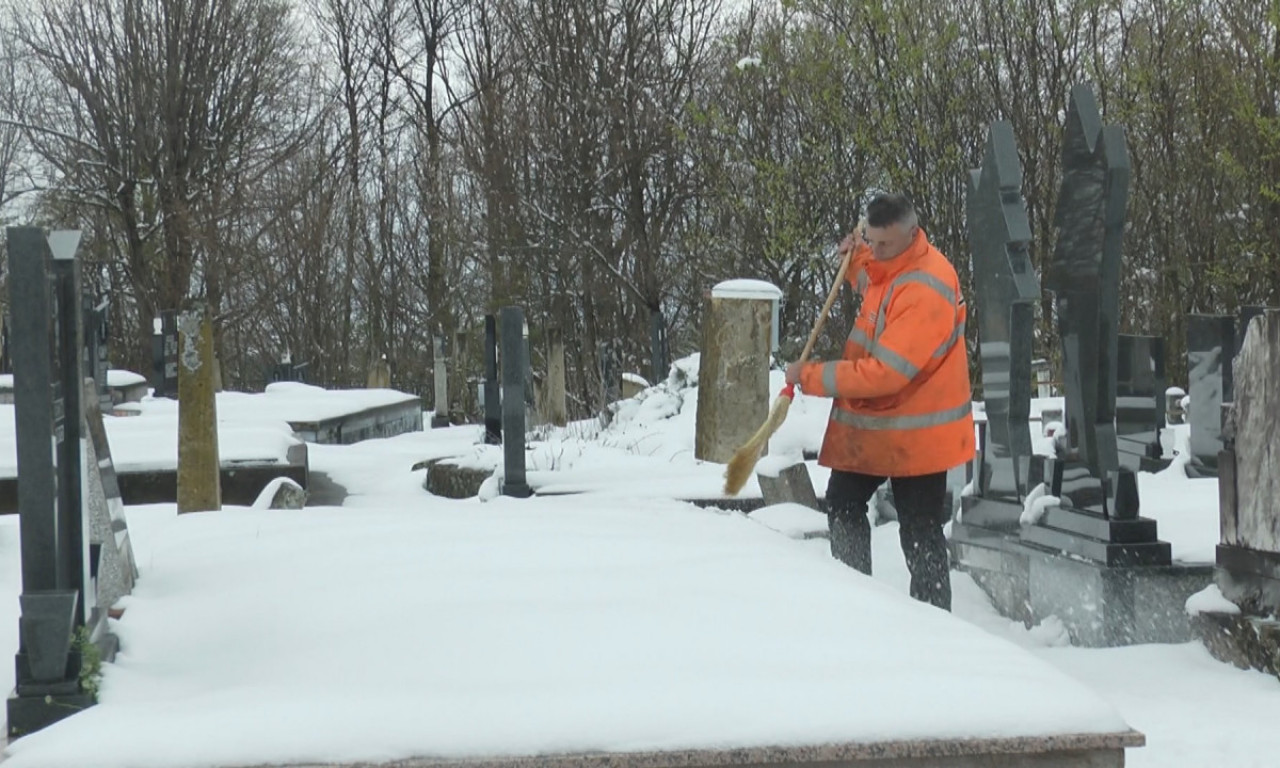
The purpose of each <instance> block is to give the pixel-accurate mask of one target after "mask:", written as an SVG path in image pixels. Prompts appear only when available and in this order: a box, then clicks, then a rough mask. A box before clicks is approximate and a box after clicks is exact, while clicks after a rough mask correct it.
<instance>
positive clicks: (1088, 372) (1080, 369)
mask: <svg viewBox="0 0 1280 768" xmlns="http://www.w3.org/2000/svg"><path fill="white" fill-rule="evenodd" d="M1062 168H1063V179H1062V190H1061V192H1060V194H1059V197H1058V209H1057V215H1056V219H1055V224H1056V226H1057V229H1058V239H1057V247H1056V248H1055V249H1054V253H1053V258H1052V260H1051V262H1050V265H1049V270H1048V275H1047V278H1046V281H1045V282H1046V286H1047V287H1048V288H1049V289H1050V290H1052V291H1053V293H1054V298H1055V309H1056V310H1057V315H1058V334H1059V338H1060V341H1061V344H1062V366H1063V384H1064V390H1065V395H1066V414H1065V416H1066V423H1067V441H1066V442H1067V444H1066V446H1065V447H1064V449H1062V450H1060V452H1059V455H1057V456H1056V457H1055V458H1053V459H1051V460H1050V461H1049V462H1047V466H1046V469H1045V482H1046V485H1047V486H1048V492H1049V495H1051V496H1055V497H1057V498H1058V499H1059V500H1060V503H1059V506H1058V508H1056V509H1053V510H1050V511H1049V512H1048V513H1047V514H1046V515H1045V516H1044V517H1042V518H1041V519H1040V521H1039V522H1037V523H1036V524H1033V525H1027V526H1024V527H1023V529H1022V531H1021V536H1022V540H1023V541H1024V542H1026V543H1028V544H1032V545H1035V546H1040V547H1045V548H1047V549H1050V550H1052V551H1057V552H1064V553H1067V554H1070V555H1074V556H1076V557H1082V558H1085V559H1088V560H1092V561H1094V562H1097V563H1101V564H1103V565H1106V566H1131V565H1165V564H1168V563H1170V562H1171V550H1170V546H1169V544H1168V543H1167V542H1162V541H1159V540H1158V539H1157V538H1156V525H1155V521H1154V520H1149V519H1146V518H1140V517H1139V516H1138V510H1139V499H1138V482H1137V476H1136V475H1135V473H1134V471H1133V470H1132V469H1131V468H1128V467H1125V466H1122V465H1121V463H1120V456H1119V446H1118V441H1117V435H1116V393H1117V373H1118V370H1119V343H1120V342H1119V333H1118V322H1117V318H1118V316H1119V285H1120V261H1121V246H1122V239H1123V234H1124V223H1125V215H1126V214H1125V209H1126V204H1127V201H1128V194H1129V156H1128V148H1127V146H1126V144H1125V137H1124V131H1123V129H1121V128H1120V127H1118V126H1103V125H1102V119H1101V116H1100V115H1099V113H1098V107H1097V103H1096V101H1095V99H1094V95H1093V91H1092V89H1091V88H1089V87H1088V86H1087V85H1081V86H1076V87H1075V88H1073V89H1072V92H1071V103H1070V105H1069V108H1068V110H1067V123H1066V132H1065V135H1064V137H1063V159H1062Z"/></svg>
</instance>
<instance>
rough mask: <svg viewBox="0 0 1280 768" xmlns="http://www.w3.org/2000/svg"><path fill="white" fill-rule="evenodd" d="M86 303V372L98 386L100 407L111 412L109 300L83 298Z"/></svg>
mask: <svg viewBox="0 0 1280 768" xmlns="http://www.w3.org/2000/svg"><path fill="white" fill-rule="evenodd" d="M83 302H84V348H85V356H84V366H85V372H86V373H87V374H88V375H89V376H91V377H92V378H93V382H94V384H95V385H96V392H97V399H98V407H99V408H101V409H102V410H103V411H104V412H108V413H109V412H110V411H111V388H110V387H109V386H107V384H108V382H107V371H108V370H109V369H110V363H109V358H110V355H109V351H108V348H107V342H108V340H109V339H110V329H109V327H108V326H107V307H108V304H107V300H106V299H105V298H103V299H102V300H101V301H95V300H94V299H93V298H92V297H90V296H87V295H86V296H84V297H83Z"/></svg>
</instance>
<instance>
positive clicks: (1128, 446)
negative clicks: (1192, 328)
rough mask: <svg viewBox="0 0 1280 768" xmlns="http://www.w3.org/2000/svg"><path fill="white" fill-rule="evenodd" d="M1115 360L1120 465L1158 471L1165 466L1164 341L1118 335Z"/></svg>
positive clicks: (1133, 468)
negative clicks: (1162, 439)
mask: <svg viewBox="0 0 1280 768" xmlns="http://www.w3.org/2000/svg"><path fill="white" fill-rule="evenodd" d="M1117 350H1118V355H1117V358H1116V441H1117V443H1118V448H1119V452H1120V453H1119V458H1120V464H1121V466H1124V467H1127V468H1128V469H1130V470H1132V471H1134V472H1138V471H1143V472H1158V471H1160V470H1161V469H1164V468H1165V467H1166V466H1168V462H1167V461H1165V460H1164V458H1163V453H1164V449H1163V448H1162V446H1161V444H1160V430H1161V427H1162V426H1163V424H1164V412H1165V405H1164V397H1165V379H1164V340H1163V339H1159V338H1156V337H1154V336H1135V335H1130V334H1121V335H1120V338H1119V344H1118V346H1117Z"/></svg>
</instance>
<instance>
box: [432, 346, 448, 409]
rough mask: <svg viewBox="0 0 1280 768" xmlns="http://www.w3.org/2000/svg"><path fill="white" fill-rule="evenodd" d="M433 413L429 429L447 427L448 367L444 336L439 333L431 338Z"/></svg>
mask: <svg viewBox="0 0 1280 768" xmlns="http://www.w3.org/2000/svg"><path fill="white" fill-rule="evenodd" d="M431 353H432V359H433V371H432V373H433V378H434V382H433V383H434V385H435V387H434V389H435V406H434V407H435V411H434V413H433V414H432V416H431V428H432V429H438V428H440V427H447V426H449V367H448V360H447V358H446V354H447V353H446V351H445V336H444V333H443V332H441V331H437V333H436V335H435V336H433V337H431Z"/></svg>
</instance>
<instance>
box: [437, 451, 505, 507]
mask: <svg viewBox="0 0 1280 768" xmlns="http://www.w3.org/2000/svg"><path fill="white" fill-rule="evenodd" d="M491 476H493V470H491V469H475V468H473V467H460V466H458V465H457V464H450V463H449V462H448V459H445V460H440V461H433V462H431V463H430V464H428V465H427V477H426V480H424V481H423V484H422V487H423V488H425V489H426V490H427V491H428V492H429V493H431V494H434V495H436V496H443V497H444V498H446V499H469V498H471V497H472V496H475V495H476V494H478V493H480V485H481V484H482V483H483V482H484V481H485V480H488V479H489V478H490V477H491Z"/></svg>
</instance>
